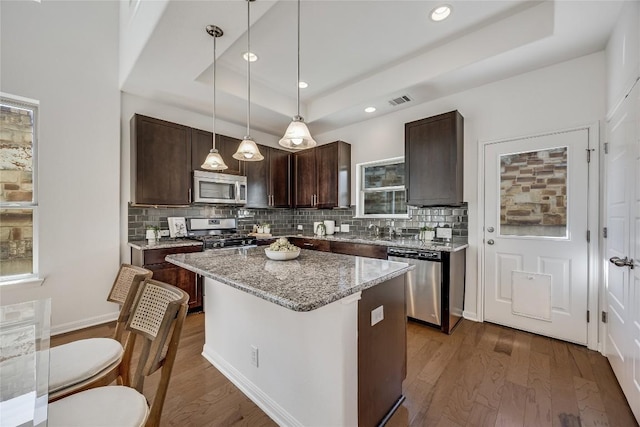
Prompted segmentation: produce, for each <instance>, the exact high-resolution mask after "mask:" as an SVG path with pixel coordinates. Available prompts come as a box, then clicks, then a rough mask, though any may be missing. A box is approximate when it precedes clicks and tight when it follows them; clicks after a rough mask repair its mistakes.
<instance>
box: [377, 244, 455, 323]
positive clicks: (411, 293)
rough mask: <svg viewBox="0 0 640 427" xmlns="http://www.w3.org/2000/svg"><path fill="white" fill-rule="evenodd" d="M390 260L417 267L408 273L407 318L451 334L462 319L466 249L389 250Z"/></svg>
mask: <svg viewBox="0 0 640 427" xmlns="http://www.w3.org/2000/svg"><path fill="white" fill-rule="evenodd" d="M387 256H388V259H389V260H390V261H401V262H406V263H409V264H413V265H415V266H416V268H415V269H414V270H412V271H410V272H408V273H407V280H406V282H405V283H406V287H407V289H406V295H407V297H406V306H407V317H409V318H412V319H415V320H418V321H420V322H425V323H428V324H430V325H433V326H437V327H439V328H440V330H441V331H442V332H444V333H445V334H450V333H451V332H453V329H454V328H455V327H456V326H457V325H458V324H459V323H460V321H461V320H462V313H463V309H464V286H465V285H464V283H465V265H466V250H465V249H462V250H456V251H454V252H448V251H431V250H427V249H409V248H388V249H387Z"/></svg>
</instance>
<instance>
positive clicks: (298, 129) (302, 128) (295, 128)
mask: <svg viewBox="0 0 640 427" xmlns="http://www.w3.org/2000/svg"><path fill="white" fill-rule="evenodd" d="M296 88H297V90H298V114H296V115H295V116H294V117H293V120H292V121H291V123H290V124H289V126H288V127H287V130H286V131H285V133H284V136H283V137H282V139H281V140H280V141H279V142H278V143H279V144H280V145H281V146H283V147H285V148H291V149H294V150H303V149H305V148H311V147H315V145H316V141H314V139H313V138H312V137H311V133H310V132H309V129H308V128H307V125H306V124H305V123H304V119H303V118H302V116H300V0H298V80H297V81H296Z"/></svg>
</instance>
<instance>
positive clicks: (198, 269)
mask: <svg viewBox="0 0 640 427" xmlns="http://www.w3.org/2000/svg"><path fill="white" fill-rule="evenodd" d="M166 260H167V261H168V262H170V263H172V264H175V265H177V266H179V267H183V268H186V269H187V270H190V271H193V272H195V273H197V274H201V275H203V276H205V277H209V278H211V279H215V280H217V281H219V282H222V283H225V284H227V285H230V286H233V287H234V288H237V289H240V290H243V291H245V292H248V293H250V294H252V295H255V296H257V297H259V298H262V299H265V300H267V301H270V302H273V303H275V304H278V305H281V306H283V307H286V308H288V309H290V310H293V311H311V310H315V309H317V308H320V307H322V306H324V305H327V304H330V303H332V302H334V301H337V300H339V299H342V298H344V297H346V296H349V295H351V294H354V293H356V292H359V291H362V290H364V289H367V288H370V287H373V286H375V285H377V284H379V283H382V282H385V281H387V280H389V279H392V278H394V277H397V276H400V275H402V274H404V273H406V272H407V271H409V270H412V269H413V268H414V266H412V265H409V264H406V263H403V262H393V261H386V260H380V259H374V258H364V257H355V256H351V255H340V254H334V253H329V252H318V251H312V250H306V249H302V250H301V252H300V256H299V257H298V258H297V259H294V260H289V261H272V260H270V259H269V258H267V256H266V255H265V253H264V248H260V247H258V248H249V249H234V250H223V251H220V250H218V251H205V252H194V253H188V254H175V255H167V257H166Z"/></svg>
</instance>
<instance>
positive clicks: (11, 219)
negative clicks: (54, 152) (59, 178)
mask: <svg viewBox="0 0 640 427" xmlns="http://www.w3.org/2000/svg"><path fill="white" fill-rule="evenodd" d="M37 112H38V103H37V102H35V101H31V100H26V99H23V98H18V97H13V96H8V95H4V94H2V96H0V283H1V282H8V281H16V280H21V279H30V278H34V277H37V273H38V272H37V263H36V256H35V255H36V253H37V252H36V251H35V250H34V248H35V246H36V245H35V244H34V242H35V241H36V239H35V237H36V232H35V231H36V223H37V221H36V219H37V209H38V203H37V197H36V195H37V191H36V190H37V185H36V183H37V179H36V178H37V168H36V140H37V131H36V130H37Z"/></svg>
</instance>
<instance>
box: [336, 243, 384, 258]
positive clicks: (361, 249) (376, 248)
mask: <svg viewBox="0 0 640 427" xmlns="http://www.w3.org/2000/svg"><path fill="white" fill-rule="evenodd" d="M330 247H331V252H333V253H336V254H345V255H355V256H364V257H367V258H378V259H387V247H386V246H381V245H367V244H366V243H349V242H337V241H333V240H332V241H331V245H330Z"/></svg>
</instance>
